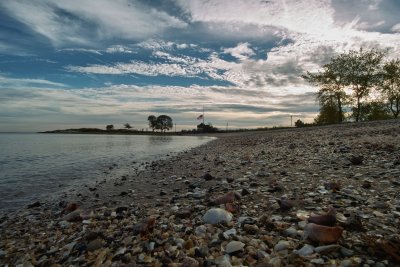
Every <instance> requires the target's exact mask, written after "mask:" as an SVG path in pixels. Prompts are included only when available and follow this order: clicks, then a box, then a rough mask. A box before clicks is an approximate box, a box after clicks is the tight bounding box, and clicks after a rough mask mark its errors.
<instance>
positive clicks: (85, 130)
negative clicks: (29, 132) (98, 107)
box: [38, 128, 196, 136]
mask: <svg viewBox="0 0 400 267" xmlns="http://www.w3.org/2000/svg"><path fill="white" fill-rule="evenodd" d="M38 133H44V134H49V133H52V134H109V135H163V136H164V135H193V134H196V133H189V132H188V133H183V132H153V131H132V130H125V129H117V130H102V129H97V128H80V129H66V130H53V131H43V132H38Z"/></svg>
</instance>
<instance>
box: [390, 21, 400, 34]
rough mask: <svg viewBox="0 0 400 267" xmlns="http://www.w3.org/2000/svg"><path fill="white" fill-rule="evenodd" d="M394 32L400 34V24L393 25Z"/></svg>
mask: <svg viewBox="0 0 400 267" xmlns="http://www.w3.org/2000/svg"><path fill="white" fill-rule="evenodd" d="M391 30H392V31H393V32H400V23H397V24H396V25H393V27H392V28H391Z"/></svg>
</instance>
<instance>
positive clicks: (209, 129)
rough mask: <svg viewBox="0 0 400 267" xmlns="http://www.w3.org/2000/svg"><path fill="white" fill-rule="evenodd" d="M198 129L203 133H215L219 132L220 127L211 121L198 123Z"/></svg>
mask: <svg viewBox="0 0 400 267" xmlns="http://www.w3.org/2000/svg"><path fill="white" fill-rule="evenodd" d="M197 131H201V132H203V133H215V132H218V128H217V127H214V126H213V125H212V124H211V123H207V124H204V123H200V124H199V125H197Z"/></svg>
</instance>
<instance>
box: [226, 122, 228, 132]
mask: <svg viewBox="0 0 400 267" xmlns="http://www.w3.org/2000/svg"><path fill="white" fill-rule="evenodd" d="M226 131H228V122H226Z"/></svg>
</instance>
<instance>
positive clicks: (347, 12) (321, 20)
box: [0, 0, 400, 131]
mask: <svg viewBox="0 0 400 267" xmlns="http://www.w3.org/2000/svg"><path fill="white" fill-rule="evenodd" d="M399 14H400V2H399V1H398V0H212V1H206V0H203V1H201V0H164V1H161V0H159V1H158V0H154V1H145V0H142V1H140V0H113V1H109V0H57V1H54V0H5V1H1V2H0V131H38V130H52V129H65V128H72V127H100V128H104V127H105V125H106V124H114V125H115V126H116V128H120V127H122V124H123V123H126V122H128V123H130V124H131V125H132V126H134V128H135V129H142V128H146V127H147V124H146V119H147V116H148V115H151V114H154V115H161V114H168V115H170V116H171V117H172V118H173V119H174V123H176V124H177V126H178V129H181V128H185V129H191V128H195V125H196V124H197V123H198V121H196V117H197V116H198V115H200V114H201V112H202V111H201V110H202V107H203V106H204V108H205V117H206V122H211V123H212V124H213V125H215V126H217V127H221V128H225V125H226V123H227V122H228V123H229V127H230V128H239V127H241V128H252V127H263V126H273V125H289V124H290V116H291V115H293V117H294V118H295V119H297V118H300V119H302V120H304V121H309V122H311V121H312V120H313V118H314V117H315V115H316V114H317V112H318V105H317V104H316V102H315V96H314V93H315V92H316V88H313V87H310V86H309V85H308V84H306V83H305V82H304V81H303V80H302V79H301V78H299V75H301V74H302V73H304V72H305V71H307V70H310V71H313V70H317V69H318V68H320V66H322V65H323V64H324V63H326V62H327V61H329V59H330V58H331V57H332V56H334V55H336V54H338V53H341V52H344V51H348V50H349V49H358V48H359V47H364V48H381V49H385V48H388V49H389V51H390V56H394V57H400V17H399Z"/></svg>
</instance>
